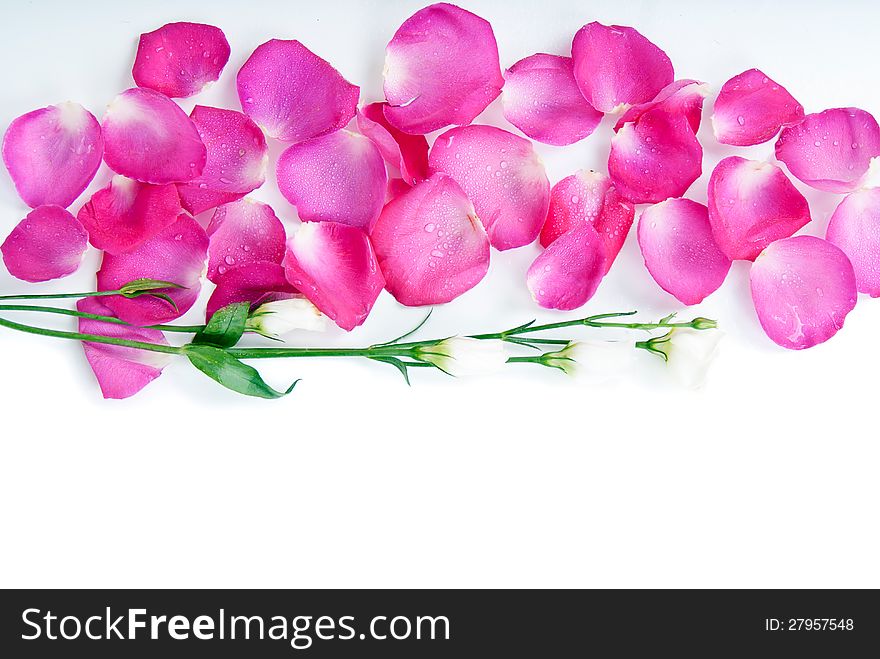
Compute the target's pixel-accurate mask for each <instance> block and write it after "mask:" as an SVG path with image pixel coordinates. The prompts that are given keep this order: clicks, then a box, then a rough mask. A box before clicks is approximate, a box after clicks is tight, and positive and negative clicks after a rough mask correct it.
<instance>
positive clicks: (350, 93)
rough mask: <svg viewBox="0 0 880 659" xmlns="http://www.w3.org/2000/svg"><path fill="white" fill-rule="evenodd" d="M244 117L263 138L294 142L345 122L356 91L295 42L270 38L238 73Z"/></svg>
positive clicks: (357, 90)
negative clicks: (264, 135)
mask: <svg viewBox="0 0 880 659" xmlns="http://www.w3.org/2000/svg"><path fill="white" fill-rule="evenodd" d="M237 81H238V98H239V100H240V101H241V107H242V109H243V110H244V113H245V114H246V115H247V116H249V117H250V118H251V119H253V120H254V121H255V122H256V124H257V125H258V126H259V127H260V128H262V129H263V130H264V131H265V132H266V134H267V135H269V136H270V137H274V138H275V139H278V140H282V141H284V142H300V141H302V140H307V139H310V138H312V137H318V136H319V135H326V134H327V133H332V132H333V131H337V130H339V129H340V128H344V127H345V125H346V124H347V123H348V122H349V121H351V119H352V117H354V113H355V110H356V109H357V102H358V95H359V94H360V88H359V87H357V85H353V84H351V83H350V82H348V81H347V80H346V79H345V78H343V77H342V76H341V75H340V73H339V71H337V70H336V69H334V68H333V67H332V66H331V65H330V64H329V63H327V62H326V61H324V60H323V59H321V58H320V57H318V56H317V55H315V54H314V53H313V52H312V51H310V50H309V49H308V48H306V47H305V46H303V45H302V44H301V43H300V42H299V41H284V40H281V39H272V40H271V41H267V42H266V43H264V44H262V45H260V46H258V47H257V49H256V50H255V51H254V52H253V53H252V54H251V56H250V57H249V58H248V60H247V62H245V63H244V65H243V66H242V67H241V70H240V71H239V72H238V78H237Z"/></svg>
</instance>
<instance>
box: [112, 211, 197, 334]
mask: <svg viewBox="0 0 880 659" xmlns="http://www.w3.org/2000/svg"><path fill="white" fill-rule="evenodd" d="M207 256H208V236H207V235H205V230H204V229H202V227H200V226H199V224H198V223H197V222H196V221H195V220H194V219H192V218H191V217H189V216H188V215H186V214H183V215H181V216H180V217H179V218H178V220H177V221H176V222H175V223H174V224H172V225H170V226H168V227H165V228H164V229H163V230H162V231H161V232H159V233H158V234H156V235H155V236H153V237H152V238H150V239H149V240H147V241H146V242H144V243H142V244H141V245H139V246H138V247H137V248H135V249H133V250H132V251H130V252H126V253H124V254H118V255H113V254H109V253H105V254H104V261H103V263H102V264H101V269H100V270H99V271H98V290H99V291H112V290H116V289H118V288H119V287H120V286H123V285H125V284H127V283H128V282H130V281H134V280H135V279H143V278H149V279H158V280H160V281H170V282H174V283H175V284H180V285H181V286H185V287H186V288H182V289H169V290H167V291H163V292H164V293H167V294H168V295H169V296H171V298H172V299H173V300H174V302H175V303H176V304H177V309H176V310H175V308H174V307H173V306H172V305H171V304H169V303H168V302H167V301H164V300H158V299H156V298H152V297H150V296H147V295H144V296H141V297H137V298H131V299H129V298H125V297H122V296H121V295H111V296H109V297H106V298H102V299H103V300H104V304H105V305H106V306H108V307H109V308H110V309H112V310H113V313H114V314H115V315H116V316H118V317H119V318H121V319H122V320H124V321H125V322H127V323H131V324H132V325H155V324H157V323H165V322H168V321H170V320H174V319H175V318H178V317H179V316H182V315H183V314H184V313H186V312H187V311H188V310H189V308H190V307H192V305H193V303H195V301H196V299H197V298H198V296H199V290H200V289H201V282H200V281H199V280H200V278H201V276H202V272H203V270H204V268H205V259H206V258H207Z"/></svg>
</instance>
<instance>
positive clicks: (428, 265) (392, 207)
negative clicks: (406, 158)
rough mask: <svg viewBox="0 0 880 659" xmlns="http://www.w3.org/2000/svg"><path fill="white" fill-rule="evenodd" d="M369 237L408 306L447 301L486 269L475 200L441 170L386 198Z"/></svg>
mask: <svg viewBox="0 0 880 659" xmlns="http://www.w3.org/2000/svg"><path fill="white" fill-rule="evenodd" d="M370 240H371V242H372V243H373V247H374V248H375V250H376V256H377V257H378V259H379V265H380V267H381V269H382V274H383V275H384V276H385V287H386V288H387V289H388V292H389V293H391V294H392V295H393V296H394V297H395V298H396V299H397V301H398V302H400V303H401V304H405V305H407V306H420V305H426V304H442V303H444V302H449V301H450V300H453V299H455V298H457V297H458V296H459V295H461V294H462V293H464V292H465V291H469V290H470V289H471V288H473V287H474V286H476V285H477V284H478V283H479V282H480V281H481V280H482V279H483V277H484V276H485V275H486V272H487V271H488V269H489V239H488V237H487V236H486V231H485V229H483V225H482V224H480V220H479V219H478V218H477V215H476V211H475V210H474V206H473V204H472V203H471V202H470V200H469V199H468V198H467V196H466V195H465V194H464V192H463V191H462V189H461V188H460V187H459V186H458V184H457V183H456V182H455V181H454V180H453V179H451V178H450V177H448V176H447V175H445V174H434V175H433V176H431V178H429V179H428V180H427V181H424V182H422V183H419V184H418V185H417V186H416V187H414V188H412V189H411V190H409V191H408V192H406V193H405V194H402V195H401V196H399V197H397V198H396V199H395V200H394V201H392V202H391V203H389V204H388V205H387V206H386V207H385V209H384V210H383V211H382V215H381V216H380V217H379V221H378V222H376V226H375V228H374V229H373V232H372V233H371V234H370Z"/></svg>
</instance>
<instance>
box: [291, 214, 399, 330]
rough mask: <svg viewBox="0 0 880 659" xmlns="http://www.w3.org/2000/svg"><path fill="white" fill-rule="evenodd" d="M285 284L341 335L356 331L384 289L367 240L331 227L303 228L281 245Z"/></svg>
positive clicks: (346, 227)
mask: <svg viewBox="0 0 880 659" xmlns="http://www.w3.org/2000/svg"><path fill="white" fill-rule="evenodd" d="M283 265H284V268H285V271H286V273H287V280H288V281H289V282H290V283H291V284H293V285H294V286H295V287H296V288H297V289H298V290H299V291H301V292H302V294H303V295H305V296H306V297H307V298H308V299H309V301H310V302H311V303H312V304H314V305H315V306H316V307H318V309H319V310H320V311H321V312H322V313H323V314H324V315H326V316H328V317H329V318H331V319H332V320H333V321H334V322H335V323H336V324H337V325H339V326H340V327H341V328H342V329H345V330H352V329H354V328H355V327H357V326H358V325H361V324H362V323H363V322H364V321H365V320H366V319H367V316H368V315H369V313H370V310H371V309H372V308H373V304H374V303H375V302H376V298H378V297H379V293H381V292H382V289H383V288H384V287H385V279H384V278H383V277H382V272H381V270H380V269H379V264H378V262H377V261H376V254H375V253H374V252H373V248H372V246H371V245H370V240H369V238H367V234H366V233H364V232H363V231H361V230H360V229H358V228H357V227H353V226H349V225H347V224H339V223H337V222H305V223H303V224H302V226H301V227H300V228H299V231H297V232H296V233H295V234H294V235H293V237H292V238H291V239H290V240H288V241H287V254H286V255H285V256H284V263H283Z"/></svg>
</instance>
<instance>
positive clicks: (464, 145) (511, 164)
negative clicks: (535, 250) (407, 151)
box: [429, 126, 550, 250]
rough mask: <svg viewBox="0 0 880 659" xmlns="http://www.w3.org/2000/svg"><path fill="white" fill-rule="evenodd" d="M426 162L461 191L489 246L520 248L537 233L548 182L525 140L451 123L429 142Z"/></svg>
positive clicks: (497, 130) (486, 128) (492, 129)
mask: <svg viewBox="0 0 880 659" xmlns="http://www.w3.org/2000/svg"><path fill="white" fill-rule="evenodd" d="M429 164H430V167H431V171H432V172H443V173H445V174H449V175H450V176H451V177H452V178H454V179H455V182H456V183H458V184H459V185H460V186H461V188H462V190H464V191H465V194H467V196H468V197H469V198H470V200H471V201H472V202H473V203H474V208H476V209H477V215H478V216H479V218H480V221H481V222H482V223H483V226H484V227H486V231H487V232H488V234H489V242H490V243H492V246H493V247H495V248H496V249H499V250H505V249H512V248H514V247H522V246H523V245H528V244H529V243H531V242H533V241H534V240H535V238H537V237H538V234H539V233H540V231H541V226H542V225H543V224H544V218H546V217H547V207H548V206H549V203H550V181H548V180H547V173H546V172H545V171H544V164H543V163H542V162H541V159H540V158H539V157H538V155H537V154H536V153H535V150H534V149H533V148H532V143H531V142H529V141H528V140H526V139H523V138H522V137H517V136H516V135H514V134H513V133H509V132H507V131H506V130H502V129H501V128H495V127H494V126H463V127H461V128H452V129H450V130H448V131H446V132H445V133H443V134H442V135H441V136H440V137H438V138H437V140H436V141H435V142H434V146H433V147H432V148H431V154H430V158H429Z"/></svg>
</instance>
